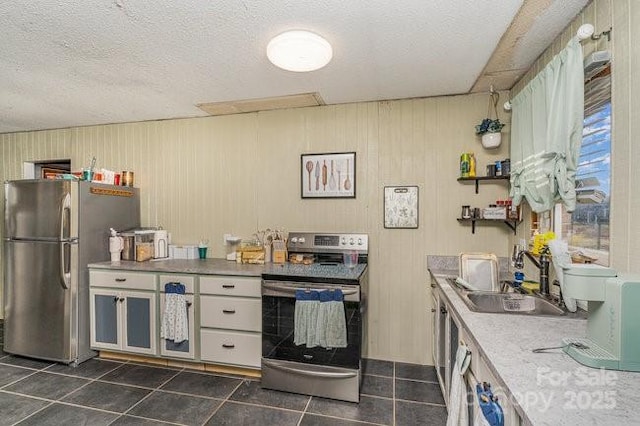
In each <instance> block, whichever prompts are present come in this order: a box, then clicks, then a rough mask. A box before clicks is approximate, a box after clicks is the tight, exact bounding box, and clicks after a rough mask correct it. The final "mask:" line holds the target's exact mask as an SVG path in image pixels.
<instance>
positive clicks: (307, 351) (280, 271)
mask: <svg viewBox="0 0 640 426" xmlns="http://www.w3.org/2000/svg"><path fill="white" fill-rule="evenodd" d="M368 246H369V239H368V236H367V235H365V234H329V233H322V234H321V233H305V232H292V233H290V234H289V242H288V244H287V248H288V251H289V255H290V256H291V255H292V254H293V255H298V256H297V258H299V259H301V260H302V259H303V260H304V261H306V262H307V263H308V262H309V261H313V263H312V264H293V263H286V264H284V265H277V264H273V265H268V266H267V267H266V269H265V272H264V273H263V275H262V387H264V388H269V389H277V390H282V391H287V392H296V393H302V394H307V395H316V396H322V397H326V398H333V399H340V400H345V401H352V402H359V400H360V382H361V377H362V374H361V363H362V355H363V353H362V352H363V347H364V345H365V342H366V334H367V332H366V324H367V321H366V311H367V310H366V300H367V282H368V281H367V274H368V271H367V260H368ZM345 253H355V254H357V259H358V263H357V264H356V265H355V266H353V267H348V266H347V265H345V264H344V262H343V255H344V254H345ZM325 335H326V336H325ZM325 337H326V339H325V340H323V339H324V338H325Z"/></svg>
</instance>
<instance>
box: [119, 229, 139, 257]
mask: <svg viewBox="0 0 640 426" xmlns="http://www.w3.org/2000/svg"><path fill="white" fill-rule="evenodd" d="M120 236H121V237H122V240H123V241H122V242H123V244H122V260H136V234H134V233H133V232H121V233H120Z"/></svg>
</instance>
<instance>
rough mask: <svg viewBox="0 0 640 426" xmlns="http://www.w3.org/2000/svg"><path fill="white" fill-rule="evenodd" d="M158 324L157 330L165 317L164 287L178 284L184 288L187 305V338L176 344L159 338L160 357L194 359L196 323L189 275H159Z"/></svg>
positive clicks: (192, 289) (193, 281)
mask: <svg viewBox="0 0 640 426" xmlns="http://www.w3.org/2000/svg"><path fill="white" fill-rule="evenodd" d="M159 282H160V322H159V323H158V328H161V327H162V321H164V317H165V300H166V297H165V291H166V286H167V285H171V284H172V283H179V284H182V285H184V287H185V293H186V294H185V300H186V304H187V326H188V328H189V338H188V339H187V340H184V341H182V342H179V343H176V342H175V341H173V340H168V339H164V338H163V337H162V336H160V355H161V356H165V357H171V358H182V359H190V360H192V359H195V358H196V339H195V337H196V323H195V318H196V317H195V310H196V303H195V295H194V293H195V278H194V277H193V276H190V275H173V274H167V275H160V277H159Z"/></svg>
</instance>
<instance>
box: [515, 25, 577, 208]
mask: <svg viewBox="0 0 640 426" xmlns="http://www.w3.org/2000/svg"><path fill="white" fill-rule="evenodd" d="M582 60H583V58H582V46H581V45H580V42H579V40H578V38H577V37H574V38H573V39H571V41H570V42H569V43H568V44H567V46H566V47H565V48H564V49H563V50H562V51H561V52H560V53H558V54H557V55H556V56H555V57H554V58H553V59H552V60H551V62H549V64H548V65H547V66H546V67H545V68H544V69H543V70H542V71H541V72H540V73H539V74H538V75H537V76H536V77H535V78H534V79H533V80H531V82H529V84H527V85H526V86H525V87H524V88H523V89H522V90H521V91H520V93H518V94H517V95H516V96H515V97H514V98H513V99H512V100H511V104H512V107H513V110H512V111H513V112H512V117H511V193H510V195H511V197H512V198H513V203H514V204H515V205H519V204H520V203H521V202H522V200H523V198H524V199H526V200H527V202H528V203H529V205H530V206H531V208H532V210H533V211H535V212H538V213H539V212H543V211H547V210H551V208H553V206H554V204H556V202H557V201H559V200H562V202H563V203H564V204H565V206H566V207H567V210H568V211H573V210H574V209H575V205H576V191H575V176H576V167H577V166H578V157H579V155H580V144H581V143H582V122H583V117H584V69H583V65H582Z"/></svg>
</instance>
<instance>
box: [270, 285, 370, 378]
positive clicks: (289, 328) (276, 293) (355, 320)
mask: <svg viewBox="0 0 640 426" xmlns="http://www.w3.org/2000/svg"><path fill="white" fill-rule="evenodd" d="M338 288H339V289H341V290H342V294H343V295H344V302H343V305H344V313H345V317H346V325H347V346H346V347H345V348H329V349H327V348H324V347H320V346H316V347H313V348H308V347H307V346H306V345H304V344H302V345H296V344H295V343H294V325H295V324H294V318H295V304H296V298H295V292H296V290H298V289H307V290H318V291H322V290H335V289H338ZM361 315H362V313H361V304H360V287H359V286H358V285H343V284H340V285H333V284H327V283H322V284H320V283H313V282H305V283H302V282H288V281H268V280H264V281H263V282H262V356H263V358H265V359H271V360H276V361H292V362H298V363H304V364H312V365H318V366H333V367H341V368H347V369H354V370H357V369H359V368H360V358H361V342H362V317H361Z"/></svg>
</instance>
